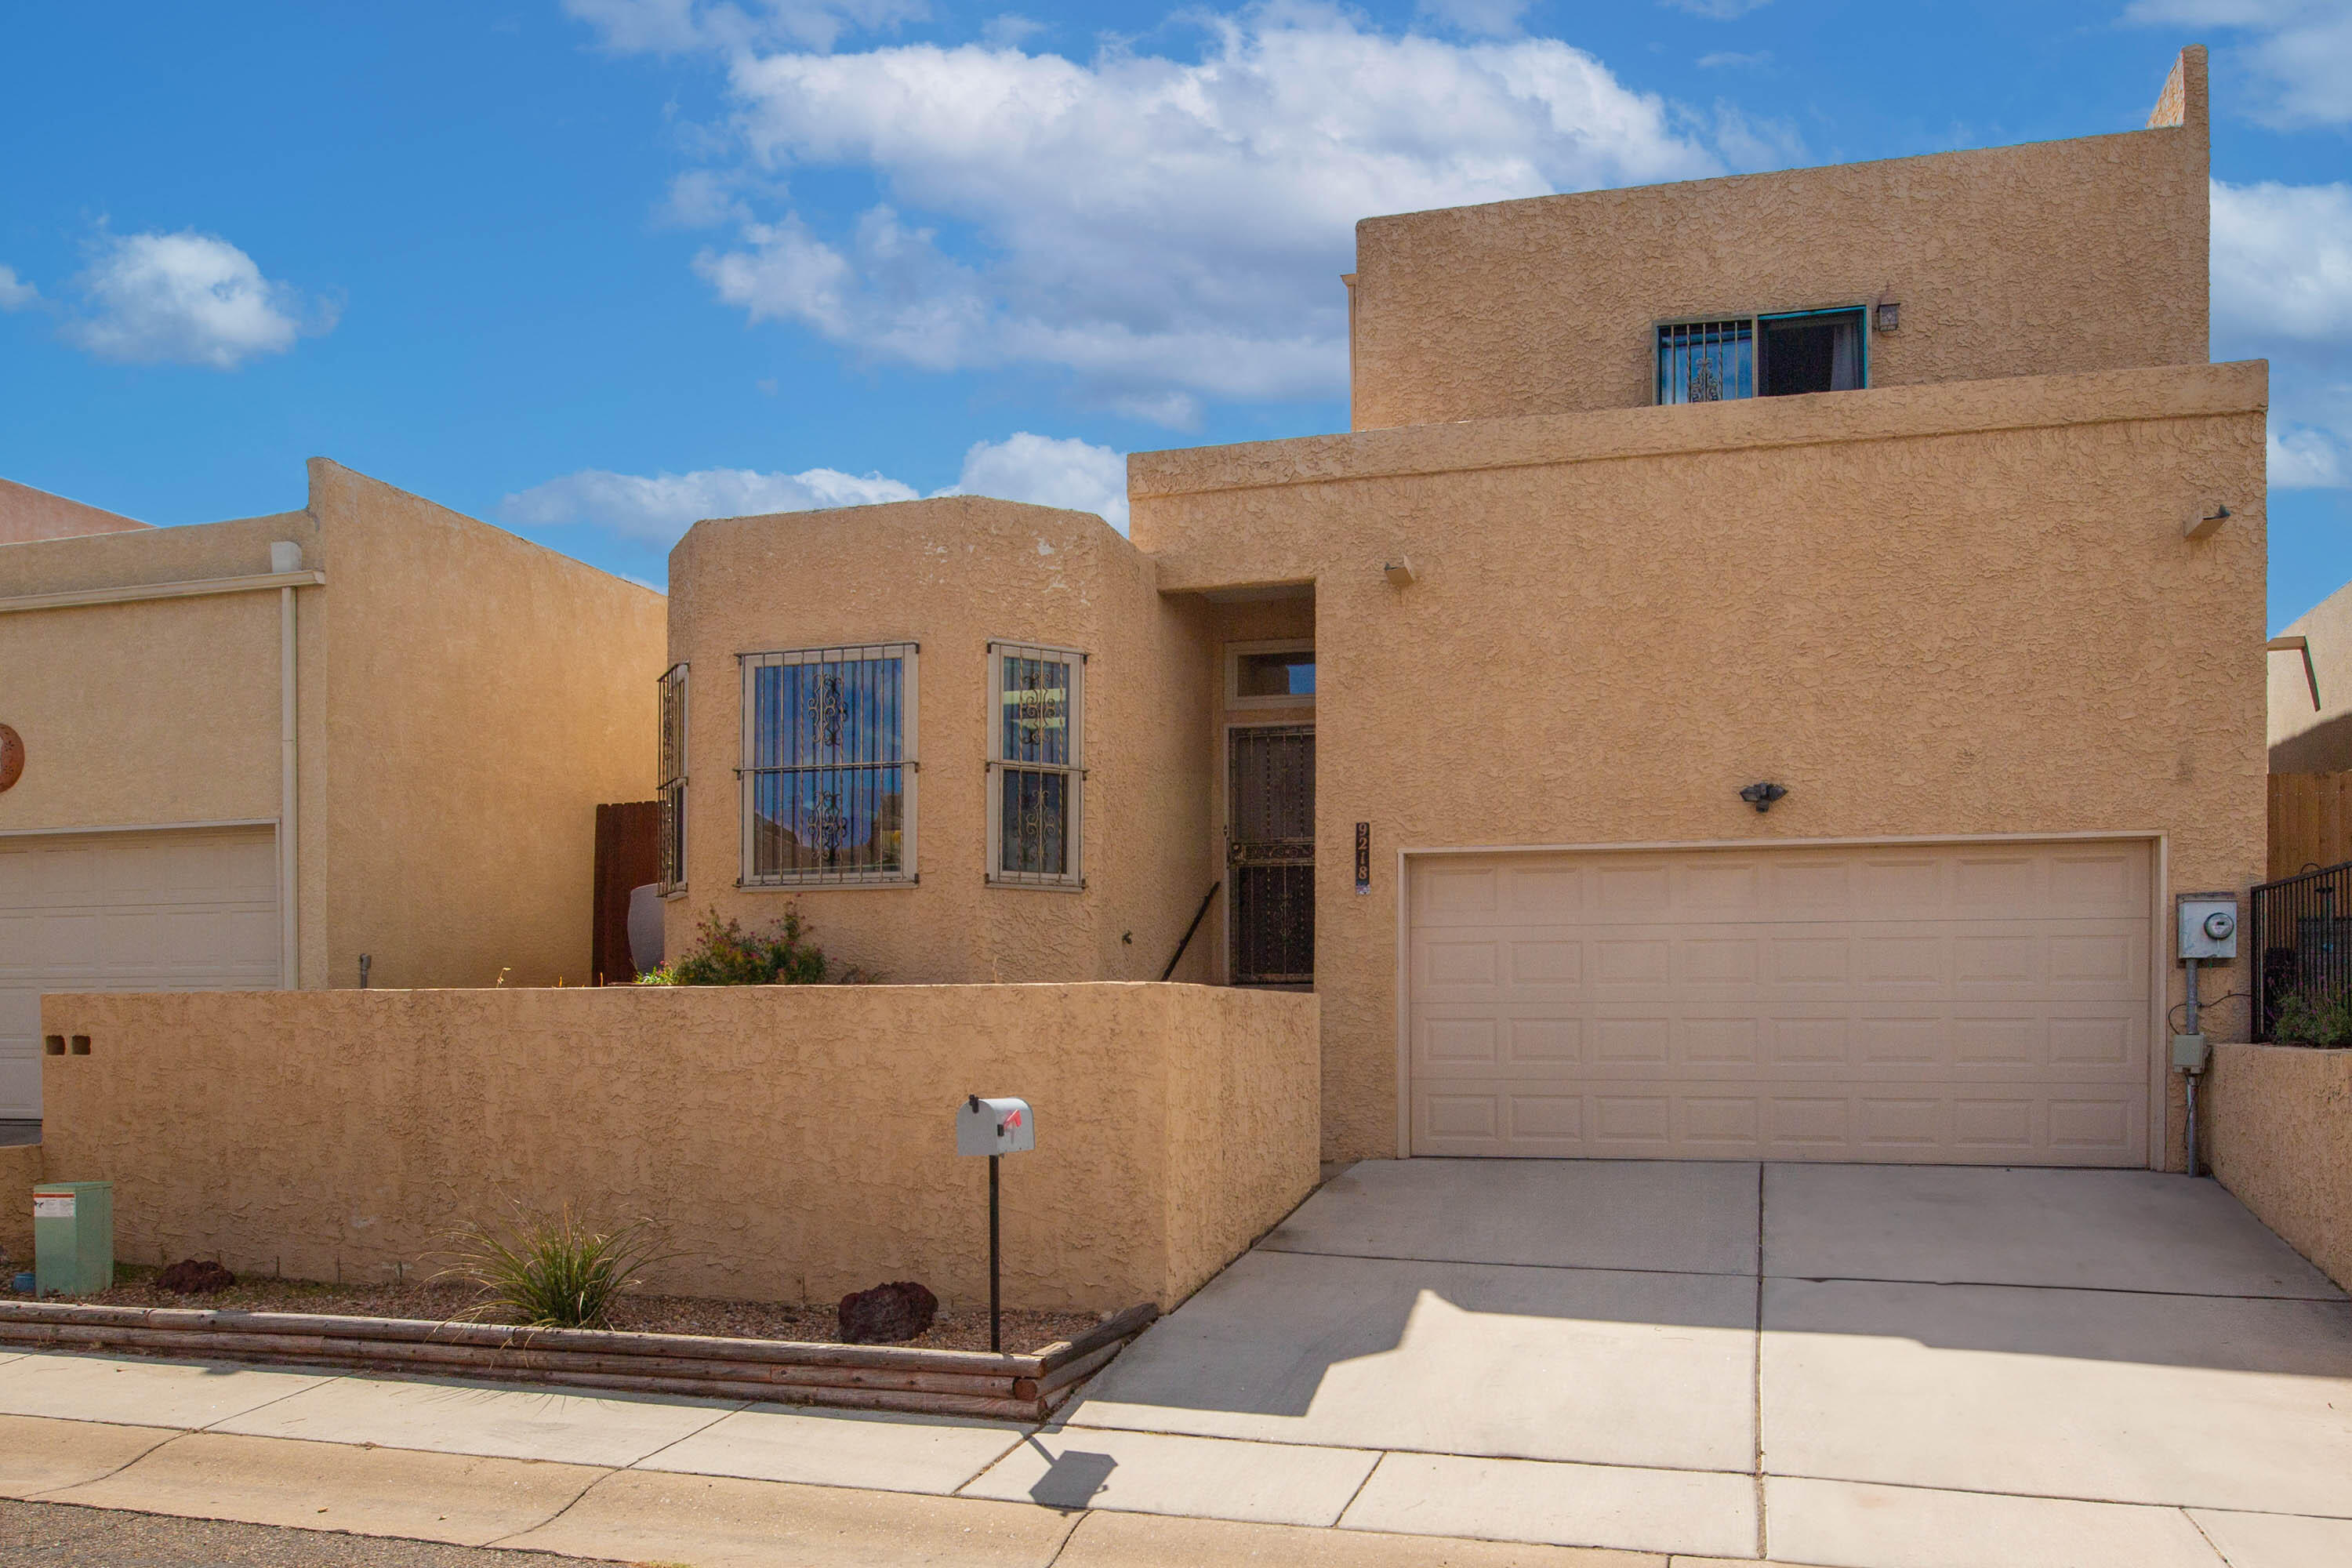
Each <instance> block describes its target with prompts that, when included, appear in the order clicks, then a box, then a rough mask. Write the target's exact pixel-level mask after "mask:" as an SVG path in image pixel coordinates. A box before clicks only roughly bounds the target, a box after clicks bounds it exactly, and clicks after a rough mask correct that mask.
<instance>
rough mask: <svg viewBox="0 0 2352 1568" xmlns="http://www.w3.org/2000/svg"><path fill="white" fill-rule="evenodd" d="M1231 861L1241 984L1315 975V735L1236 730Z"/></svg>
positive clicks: (1301, 730)
mask: <svg viewBox="0 0 2352 1568" xmlns="http://www.w3.org/2000/svg"><path fill="white" fill-rule="evenodd" d="M1232 760H1233V771H1232V775H1231V787H1230V788H1229V789H1228V791H1227V794H1226V797H1225V799H1226V810H1225V820H1226V826H1225V833H1226V852H1225V853H1226V859H1227V861H1228V863H1229V864H1230V866H1231V868H1232V872H1233V894H1232V898H1233V902H1232V905H1231V910H1232V915H1233V918H1232V921H1231V922H1230V923H1231V926H1232V931H1233V966H1232V973H1233V983H1234V984H1236V985H1304V984H1310V983H1312V982H1313V980H1314V978H1315V730H1314V727H1313V726H1312V725H1307V724H1282V725H1269V726H1265V727H1263V728H1252V729H1241V730H1235V731H1233V742H1232Z"/></svg>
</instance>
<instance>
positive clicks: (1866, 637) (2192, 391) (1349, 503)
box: [1129, 363, 2266, 1160]
mask: <svg viewBox="0 0 2352 1568" xmlns="http://www.w3.org/2000/svg"><path fill="white" fill-rule="evenodd" d="M2265 395H2266V373H2265V369H2264V367H2263V365H2261V364H2259V363H2253V364H2231V365H2212V366H2178V367H2169V368H2163V369H2156V370H2147V371H2133V372H2110V373H2101V374H2084V375H2073V376H2048V377H2030V378H2020V379H2015V380H2010V381H2002V382H1990V383H1987V382H1979V383H1970V384H1958V385H1945V386H1919V387H1899V388H1889V389H1883V390H1873V391H1868V392H1851V393H1834V394H1827V395H1819V396H1812V397H1790V398H1774V399H1770V400H1759V401H1756V402H1752V403H1746V404H1733V403H1727V404H1717V405H1706V406H1696V407H1675V408H1642V409H1629V410H1622V411H1612V412H1606V413H1599V414H1591V415H1581V416H1542V417H1534V418H1527V419H1517V420H1497V421H1490V422H1480V423H1472V424H1465V425H1459V426H1443V427H1432V426H1422V427H1416V428H1412V429H1406V430H1391V431H1367V432H1359V433H1356V434H1353V435H1346V436H1334V437H1317V438H1312V439H1307V440H1297V441H1286V442H1279V443H1266V444H1263V445H1257V446H1243V447H1222V448H1202V449H1197V450H1192V451H1185V452H1172V453H1147V454H1139V455H1137V456H1136V457H1135V458H1131V459H1130V460H1129V488H1130V491H1131V495H1132V506H1133V518H1134V521H1133V531H1134V538H1135V540H1136V542H1137V543H1138V544H1139V546H1140V547H1141V548H1143V549H1145V550H1147V551H1149V552H1152V553H1153V554H1154V555H1155V556H1157V557H1159V558H1160V563H1161V570H1162V582H1163V584H1164V586H1166V587H1167V588H1169V589H1170V590H1171V591H1181V590H1204V589H1213V588H1217V587H1221V586H1223V585H1225V584H1232V583H1235V582H1248V581H1266V580H1309V581H1313V582H1314V583H1315V584H1316V585H1317V586H1316V601H1315V603H1316V641H1317V660H1318V686H1319V690H1318V698H1317V714H1316V725H1317V744H1318V789H1317V801H1316V821H1317V846H1316V848H1317V858H1318V866H1319V868H1320V869H1319V871H1318V880H1317V897H1318V907H1317V930H1316V986H1317V990H1318V993H1319V994H1321V998H1322V1003H1323V1030H1324V1069H1323V1083H1324V1097H1325V1103H1324V1136H1325V1152H1326V1154H1327V1156H1328V1157H1330V1158H1335V1159H1343V1158H1344V1159H1352V1158H1361V1157H1367V1156H1374V1155H1385V1154H1390V1153H1393V1152H1395V1151H1396V1145H1397V1133H1396V1126H1397V1103H1398V1102H1397V1035H1396V1028H1397V1004H1398V995H1397V978H1396V970H1397V962H1398V961H1397V951H1398V950H1397V888H1396V877H1397V863H1396V860H1395V855H1396V852H1397V851H1398V850H1400V849H1411V848H1438V847H1470V846H1501V845H1555V846H1558V845H1598V844H1638V843H1694V842H1706V841H1728V842H1735V843H1744V842H1748V841H1754V840H1773V839H1818V838H1855V837H1859V838H1875V837H1908V836H1923V837H1954V836H1964V835H1990V834H2019V835H2032V836H2046V835H2051V834H2059V833H2077V832H2081V833H2116V834H2135V835H2147V836H2148V837H2161V838H2162V840H2163V850H2164V857H2165V861H2164V863H2165V866H2166V870H2167V876H2168V885H2169V888H2172V889H2199V888H2243V887H2245V886H2247V885H2248V884H2250V883H2252V882H2253V881H2256V880H2259V879H2260V878H2261V875H2262V872H2263V860H2264V832H2263V815H2264V785H2263V706H2262V704H2263V696H2262V691H2263V689H2262V670H2261V659H2262V653H2261V647H2262V641H2263V551H2264V537H2263V406H2264V403H2265ZM2214 500H2227V501H2228V503H2229V505H2230V507H2231V511H2232V513H2233V514H2235V515H2234V516H2233V517H2232V519H2231V522H2230V523H2229V524H2227V525H2226V526H2224V527H2223V528H2222V529H2221V531H2219V532H2218V533H2216V534H2214V535H2213V536H2212V537H2211V538H2210V539H2208V540H2206V541H2203V542H2196V543H2191V542H2187V541H2185V540H2184V539H2183V538H2182V536H2181V529H2182V525H2183V523H2184V522H2185V521H2187V520H2188V519H2189V517H2191V516H2192V515H2196V513H2195V511H2194V509H2195V508H2197V507H2199V506H2203V507H2205V508H2206V509H2207V510H2210V506H2211V503H2212V502H2213V501H2214ZM1399 554H1408V555H1410V556H1411V557H1412V562H1413V564H1414V568H1415V570H1416V571H1417V572H1418V573H1419V574H1420V579H1419V581H1417V582H1416V583H1414V584H1412V586H1410V587H1407V588H1403V589H1398V588H1395V587H1391V585H1390V584H1389V583H1388V582H1387V581H1386V579H1385V578H1384V577H1383V575H1382V574H1381V563H1383V561H1385V560H1390V559H1393V558H1394V557H1395V556H1397V555H1399ZM1759 779H1770V780H1775V781H1778V782H1780V783H1781V784H1785V785H1787V786H1788V788H1789V791H1790V795H1789V797H1788V798H1787V799H1786V800H1784V801H1782V802H1781V803H1780V805H1777V806H1775V807H1774V808H1773V810H1772V812H1771V813H1770V815H1769V816H1759V815H1758V814H1757V813H1756V812H1754V811H1752V810H1750V809H1748V806H1746V805H1743V804H1742V803H1741V802H1740V800H1739V799H1738V795H1737V794H1736V793H1735V792H1736V791H1737V790H1738V788H1739V787H1740V786H1741V785H1742V784H1748V783H1750V782H1752V781H1755V780H1759ZM1359 821H1369V822H1370V824H1371V829H1372V844H1373V858H1372V868H1373V886H1372V889H1371V893H1372V896H1370V897H1369V898H1358V897H1355V896H1353V886H1352V879H1351V869H1352V859H1353V853H1352V850H1353V842H1352V841H1353V825H1354V824H1355V823H1356V822H1359ZM2165 958H2166V960H2167V962H2166V963H2165V964H2164V966H2163V967H2164V969H2165V970H2166V971H2167V972H2168V973H2170V974H2171V975H2172V976H2173V980H2172V984H2173V986H2174V994H2175V995H2176V997H2177V995H2178V987H2179V972H2178V968H2177V966H2176V965H2174V964H2172V963H2170V962H2169V959H2170V954H2169V952H2166V954H2165ZM2209 978H2210V979H2211V980H2212V981H2213V983H2214V984H2212V985H2211V986H2209V991H2214V992H2218V991H2222V990H2239V989H2242V974H2241V973H2240V972H2239V971H2237V970H2234V969H2232V970H2228V971H2225V972H2224V973H2222V974H2221V975H2219V976H2210V977H2209ZM2229 1016H2234V1006H2233V1008H2232V1009H2230V1010H2225V1014H2224V1016H2223V1017H2222V1018H2217V1019H2216V1020H2215V1032H2217V1033H2219V1032H2221V1031H2222V1029H2223V1028H2224V1027H2225V1026H2226V1023H2227V1018H2228V1017H2229ZM2164 1147H2165V1149H2166V1150H2167V1156H2168V1159H2172V1160H2177V1159H2178V1158H2179V1154H2178V1141H2177V1137H2168V1138H2167V1139H2166V1140H2165V1142H2164Z"/></svg>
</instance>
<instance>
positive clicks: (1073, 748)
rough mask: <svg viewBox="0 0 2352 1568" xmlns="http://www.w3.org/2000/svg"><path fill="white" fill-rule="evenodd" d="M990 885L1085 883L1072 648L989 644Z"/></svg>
mask: <svg viewBox="0 0 2352 1568" xmlns="http://www.w3.org/2000/svg"><path fill="white" fill-rule="evenodd" d="M988 668H989V702H990V714H989V725H988V768H987V772H988V781H987V794H988V863H987V864H988V868H987V873H986V879H987V881H988V883H989V884H990V885H991V886H992V887H1010V888H1048V889H1064V890H1068V891H1076V890H1077V889H1083V888H1084V887H1085V886H1086V875H1085V861H1084V849H1085V800H1086V779H1087V767H1086V671H1087V656H1086V655H1085V654H1084V653H1083V652H1081V651H1079V650H1078V649H1076V648H1064V647H1047V646H1045V645H1041V644H1034V643H1010V642H992V643H990V644H989V645H988Z"/></svg>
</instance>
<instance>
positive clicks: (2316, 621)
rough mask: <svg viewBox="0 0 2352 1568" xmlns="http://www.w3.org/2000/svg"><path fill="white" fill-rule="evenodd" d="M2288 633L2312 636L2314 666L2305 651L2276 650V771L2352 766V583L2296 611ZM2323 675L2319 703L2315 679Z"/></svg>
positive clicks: (2272, 733) (2323, 770)
mask: <svg viewBox="0 0 2352 1568" xmlns="http://www.w3.org/2000/svg"><path fill="white" fill-rule="evenodd" d="M2280 636H2282V637H2305V638H2308V639H2309V641H2310V646H2311V670H2310V672H2309V673H2308V674H2306V673H2305V670H2304V668H2303V656H2302V655H2301V654H2299V653H2286V652H2281V653H2273V654H2272V655H2270V665H2269V676H2270V742H2271V772H2273V773H2345V772H2347V771H2352V587H2344V588H2338V589H2337V590H2336V592H2334V593H2333V594H2330V595H2327V597H2326V598H2325V599H2322V600H2321V601H2320V602H2319V603H2318V604H2316V605H2313V606H2312V607H2311V609H2310V610H2308V611H2307V612H2305V614H2304V615H2302V616H2298V617H2296V618H2295V619H2294V621H2293V622H2291V623H2290V624H2289V625H2288V626H2286V628H2285V630H2284V631H2283V632H2281V633H2280ZM2313 677H2317V678H2318V680H2319V706H2318V707H2317V708H2314V707H2313V706H2312V705H2311V681H2312V678H2313Z"/></svg>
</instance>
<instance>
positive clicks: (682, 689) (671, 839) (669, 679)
mask: <svg viewBox="0 0 2352 1568" xmlns="http://www.w3.org/2000/svg"><path fill="white" fill-rule="evenodd" d="M686 674H687V671H686V666H684V665H682V664H674V665H672V666H670V667H669V668H668V669H667V670H665V671H664V672H663V674H662V678H661V755H660V758H659V760H658V762H657V763H656V766H655V772H656V774H658V775H659V778H660V788H659V792H658V793H659V794H660V795H661V809H662V824H661V889H662V891H663V892H664V893H674V892H676V891H677V890H678V889H680V888H683V887H685V886H686V724H687V705H686Z"/></svg>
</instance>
